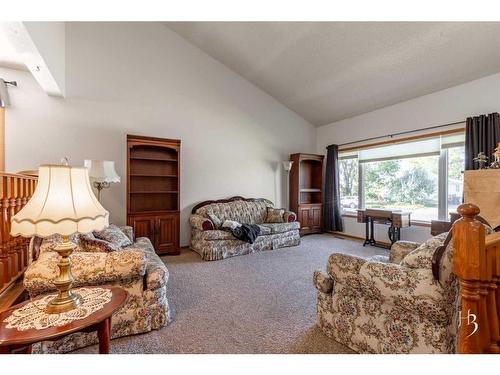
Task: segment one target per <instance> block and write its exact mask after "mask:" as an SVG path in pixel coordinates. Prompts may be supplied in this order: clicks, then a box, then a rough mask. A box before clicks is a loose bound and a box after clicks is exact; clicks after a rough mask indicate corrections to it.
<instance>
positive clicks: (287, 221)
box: [189, 197, 300, 260]
mask: <svg viewBox="0 0 500 375" xmlns="http://www.w3.org/2000/svg"><path fill="white" fill-rule="evenodd" d="M268 207H269V208H273V203H272V202H270V201H268V200H267V199H246V198H243V197H232V198H229V199H226V200H219V201H206V202H202V203H200V204H198V205H197V206H195V207H194V208H193V210H192V215H191V217H190V218H189V223H190V224H191V249H192V250H194V251H196V252H197V253H198V254H200V255H201V257H202V258H203V259H204V260H220V259H224V258H229V257H233V256H236V255H244V254H250V253H253V252H257V251H263V250H273V249H277V248H281V247H287V246H296V245H298V244H299V243H300V235H299V228H300V223H299V222H297V221H296V220H297V216H296V215H295V213H293V212H291V211H284V212H283V215H282V217H281V218H280V220H278V221H281V222H273V223H268V222H266V219H267V216H268ZM211 218H212V219H211ZM215 218H217V220H220V221H221V222H223V221H225V220H234V221H237V222H240V223H246V224H257V225H259V227H260V235H259V236H258V237H257V239H256V241H255V242H254V243H253V244H249V243H246V242H243V241H240V240H238V239H236V238H235V237H233V235H232V234H231V233H230V232H227V231H224V230H220V229H217V225H216V224H215V223H214V220H215Z"/></svg>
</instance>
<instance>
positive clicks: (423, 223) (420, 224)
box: [411, 220, 431, 228]
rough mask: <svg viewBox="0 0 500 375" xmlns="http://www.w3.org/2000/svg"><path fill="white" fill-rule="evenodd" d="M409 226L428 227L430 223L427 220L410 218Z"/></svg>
mask: <svg viewBox="0 0 500 375" xmlns="http://www.w3.org/2000/svg"><path fill="white" fill-rule="evenodd" d="M411 226H413V227H423V228H430V227H431V223H430V222H428V221H418V220H417V221H415V220H412V221H411Z"/></svg>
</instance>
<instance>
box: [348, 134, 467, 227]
mask: <svg viewBox="0 0 500 375" xmlns="http://www.w3.org/2000/svg"><path fill="white" fill-rule="evenodd" d="M464 133H465V129H464V128H459V129H451V130H446V131H442V132H435V133H428V134H422V135H419V136H412V137H407V138H400V139H396V140H390V141H385V142H377V143H372V144H367V145H362V146H355V147H348V148H344V149H339V151H338V152H339V160H340V159H341V158H342V156H341V155H342V153H344V154H345V153H352V152H353V151H360V150H363V149H367V148H378V147H384V146H388V145H391V144H397V143H405V142H417V141H419V140H422V139H426V138H432V137H439V136H446V135H452V134H464ZM451 147H457V146H451ZM464 147H465V146H464ZM448 150H449V147H445V148H442V149H441V150H440V153H439V158H438V206H437V209H438V217H437V218H436V219H433V220H447V219H448V180H449V175H448V162H449V157H448ZM354 158H357V156H355V155H352V156H349V157H344V158H342V159H344V160H345V159H354ZM397 160H399V159H397ZM364 164H365V163H362V162H358V208H357V209H354V210H353V209H345V208H342V207H341V209H342V214H341V215H342V216H343V217H357V210H358V209H364V208H365V197H364V178H363V177H364ZM464 167H465V166H464ZM339 182H340V181H339ZM340 198H341V199H342V196H341V197H340ZM412 223H413V224H415V225H417V226H430V223H431V221H426V220H412Z"/></svg>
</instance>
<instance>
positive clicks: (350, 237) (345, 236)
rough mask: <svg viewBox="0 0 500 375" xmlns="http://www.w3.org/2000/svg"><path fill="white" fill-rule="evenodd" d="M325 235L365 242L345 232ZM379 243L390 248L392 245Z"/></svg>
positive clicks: (361, 238)
mask: <svg viewBox="0 0 500 375" xmlns="http://www.w3.org/2000/svg"><path fill="white" fill-rule="evenodd" d="M324 233H328V234H331V235H332V236H334V237H338V238H344V239H350V240H355V241H359V242H365V238H364V237H358V236H354V235H352V234H346V233H343V232H324ZM377 243H378V244H381V245H384V246H388V247H390V246H391V244H390V243H389V242H384V241H377Z"/></svg>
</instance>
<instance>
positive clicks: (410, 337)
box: [314, 233, 459, 353]
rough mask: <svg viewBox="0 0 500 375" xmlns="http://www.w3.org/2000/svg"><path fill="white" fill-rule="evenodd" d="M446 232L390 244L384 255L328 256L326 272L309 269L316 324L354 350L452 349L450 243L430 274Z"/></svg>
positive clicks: (454, 295) (454, 297)
mask: <svg viewBox="0 0 500 375" xmlns="http://www.w3.org/2000/svg"><path fill="white" fill-rule="evenodd" d="M446 235H447V234H446V233H443V234H441V235H438V236H436V237H433V238H431V239H430V240H428V241H426V242H425V243H424V244H422V245H419V244H417V243H413V242H408V241H399V242H396V243H395V244H393V245H392V248H391V251H390V255H389V256H388V257H381V256H378V257H375V258H372V259H368V260H366V259H361V258H357V257H353V256H349V255H345V254H332V255H331V256H330V257H329V259H328V264H327V272H326V273H325V272H321V271H316V272H315V273H314V284H315V286H316V289H317V323H318V325H319V327H320V328H321V329H322V330H323V332H324V333H325V334H326V335H327V336H329V337H331V338H333V339H335V340H336V341H338V342H340V343H342V344H344V345H346V346H348V347H349V348H351V349H353V350H355V351H357V352H360V353H453V352H454V351H455V345H456V343H455V340H456V332H457V320H458V318H457V316H458V310H459V308H458V303H459V298H458V286H457V285H458V284H457V281H456V278H455V276H454V275H453V274H452V272H451V264H452V255H453V245H452V242H450V244H449V245H448V246H447V247H446V248H445V250H444V253H443V255H442V257H441V261H440V262H438V267H439V276H438V278H437V277H435V276H433V272H432V257H433V255H434V253H435V252H436V250H437V248H438V247H440V246H442V245H443V243H444V241H445V238H446Z"/></svg>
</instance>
